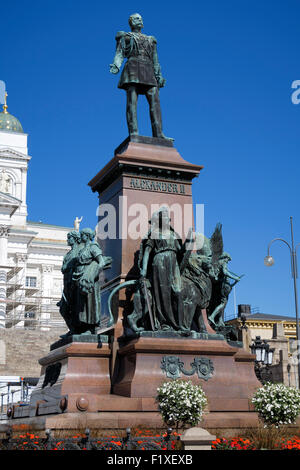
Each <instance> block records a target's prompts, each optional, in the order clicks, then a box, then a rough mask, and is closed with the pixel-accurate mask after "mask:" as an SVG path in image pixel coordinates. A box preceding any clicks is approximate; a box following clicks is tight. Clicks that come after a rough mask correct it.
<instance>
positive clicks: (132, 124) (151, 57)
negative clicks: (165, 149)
mask: <svg viewBox="0 0 300 470" xmlns="http://www.w3.org/2000/svg"><path fill="white" fill-rule="evenodd" d="M129 26H130V28H131V32H129V33H126V32H125V31H119V32H118V33H117V35H116V41H117V50H116V54H115V57H114V61H113V63H112V64H111V65H110V72H111V73H115V74H116V73H118V72H119V71H120V68H121V65H122V62H123V60H124V58H127V62H126V63H125V66H124V69H123V71H122V74H121V78H120V81H119V84H118V87H119V88H122V89H123V90H126V93H127V107H126V117H127V125H128V131H129V135H130V136H133V135H138V133H139V132H138V123H137V99H138V95H145V96H146V98H147V101H148V103H149V108H150V119H151V126H152V135H153V137H159V138H163V139H168V138H167V137H166V136H165V135H164V134H163V132H162V120H161V109H160V101H159V88H161V87H163V86H164V85H165V82H166V80H165V79H164V78H163V77H162V74H161V70H160V65H159V62H158V56H157V49H156V39H155V37H154V36H146V35H145V34H142V33H141V30H142V28H143V26H144V25H143V19H142V17H141V15H139V14H138V13H134V14H133V15H131V16H130V18H129ZM169 140H170V139H169Z"/></svg>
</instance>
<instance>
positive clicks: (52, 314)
mask: <svg viewBox="0 0 300 470" xmlns="http://www.w3.org/2000/svg"><path fill="white" fill-rule="evenodd" d="M24 271H25V270H24V269H23V267H22V266H11V267H10V268H9V270H8V271H7V274H6V282H0V288H1V287H2V288H4V289H6V298H5V299H3V300H1V303H5V304H6V318H5V327H6V328H24V329H33V330H38V329H40V330H49V329H58V330H61V331H62V330H65V329H66V326H65V322H64V320H63V318H62V317H61V315H60V313H59V308H58V306H57V302H58V301H59V300H60V296H59V294H57V295H52V296H45V295H43V292H42V289H41V287H31V286H26V277H25V273H24ZM19 273H21V275H22V277H21V278H20V276H19Z"/></svg>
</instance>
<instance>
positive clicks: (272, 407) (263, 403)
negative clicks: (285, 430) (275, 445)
mask: <svg viewBox="0 0 300 470" xmlns="http://www.w3.org/2000/svg"><path fill="white" fill-rule="evenodd" d="M252 403H253V404H254V407H255V411H256V412H257V413H258V414H259V417H260V418H261V419H262V421H263V422H264V423H265V424H266V425H274V426H276V427H279V426H282V425H284V424H292V423H294V422H295V420H296V418H297V416H298V415H299V414H300V391H299V390H297V389H296V388H294V387H287V386H286V385H284V384H273V383H270V382H268V383H266V384H264V386H263V387H260V388H259V389H258V390H257V391H256V392H255V394H254V396H253V398H252Z"/></svg>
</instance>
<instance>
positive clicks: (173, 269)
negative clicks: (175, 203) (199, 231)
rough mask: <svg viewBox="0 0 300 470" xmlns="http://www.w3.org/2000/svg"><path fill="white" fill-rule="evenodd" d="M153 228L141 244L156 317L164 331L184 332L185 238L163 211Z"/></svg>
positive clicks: (142, 264)
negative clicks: (182, 262) (182, 266)
mask: <svg viewBox="0 0 300 470" xmlns="http://www.w3.org/2000/svg"><path fill="white" fill-rule="evenodd" d="M150 224H151V228H150V230H149V233H148V235H147V237H146V238H145V239H144V240H143V242H142V244H141V249H140V250H141V251H140V260H141V261H140V269H141V276H142V277H149V279H150V283H151V286H152V297H153V316H154V317H155V320H156V321H158V323H159V325H160V329H162V330H170V329H171V330H175V331H176V330H180V329H181V328H180V323H181V319H182V316H183V301H182V295H181V277H180V270H179V262H180V257H181V255H182V243H181V239H180V238H179V237H178V235H177V234H176V233H175V232H174V230H173V228H172V227H170V218H169V212H168V210H167V209H166V208H161V209H160V210H159V211H157V212H155V213H154V214H153V215H152V218H151V221H150Z"/></svg>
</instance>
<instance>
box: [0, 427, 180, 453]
mask: <svg viewBox="0 0 300 470" xmlns="http://www.w3.org/2000/svg"><path fill="white" fill-rule="evenodd" d="M179 444H180V442H179V434H177V433H176V432H172V430H171V429H169V430H168V431H167V432H165V433H163V434H156V433H154V432H153V431H151V430H148V431H147V430H135V431H134V433H131V432H130V430H128V431H127V433H126V436H123V437H120V436H101V437H94V438H91V437H90V434H89V431H88V430H87V432H86V433H85V434H78V435H75V436H72V437H71V438H54V437H53V436H52V435H51V433H48V435H47V437H40V436H37V435H35V434H30V433H26V434H23V435H20V436H18V437H15V438H13V439H12V438H11V437H10V436H8V437H7V439H0V450H114V451H116V450H158V451H161V450H175V449H178V445H179Z"/></svg>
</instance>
